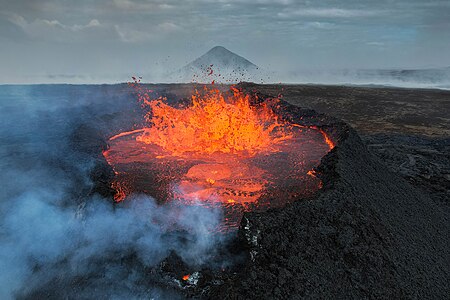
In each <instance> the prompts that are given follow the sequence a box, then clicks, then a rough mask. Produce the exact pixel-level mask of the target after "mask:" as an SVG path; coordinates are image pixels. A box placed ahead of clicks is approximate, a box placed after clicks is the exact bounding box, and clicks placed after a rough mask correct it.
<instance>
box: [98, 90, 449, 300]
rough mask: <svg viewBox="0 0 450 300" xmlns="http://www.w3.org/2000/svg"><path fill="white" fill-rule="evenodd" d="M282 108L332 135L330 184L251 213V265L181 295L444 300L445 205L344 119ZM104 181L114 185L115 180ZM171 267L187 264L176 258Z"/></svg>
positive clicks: (322, 171)
mask: <svg viewBox="0 0 450 300" xmlns="http://www.w3.org/2000/svg"><path fill="white" fill-rule="evenodd" d="M260 99H261V97H260ZM278 109H279V111H278V112H279V113H280V114H282V115H283V117H285V118H286V119H288V120H290V121H292V122H295V123H299V124H303V125H310V126H317V127H319V128H321V129H322V130H324V131H325V132H327V133H328V134H329V135H331V137H332V138H333V139H334V142H335V143H336V147H335V148H334V149H333V150H332V151H331V152H329V153H328V154H327V155H326V156H325V157H324V158H323V159H322V162H321V164H320V165H319V166H318V167H317V174H318V176H320V178H321V179H322V181H323V189H322V190H320V191H319V192H318V193H317V195H316V196H315V197H314V198H312V199H303V200H299V201H297V202H295V203H292V204H290V205H287V206H286V207H284V208H279V209H271V210H269V211H266V212H252V213H246V214H245V215H244V218H243V219H242V222H241V227H240V229H239V232H238V233H237V240H236V241H235V243H236V244H238V245H239V246H238V247H237V248H239V249H243V250H242V251H243V252H244V254H245V255H246V256H247V261H246V262H245V263H244V264H243V265H242V266H239V268H237V269H233V270H232V271H230V272H227V271H225V272H211V271H209V270H201V272H200V273H201V277H202V278H203V279H201V280H199V282H198V283H197V284H196V285H195V287H193V288H189V289H181V288H180V290H179V292H180V293H181V294H184V295H185V296H186V297H194V298H212V299H286V298H290V299H297V298H357V299H360V298H427V299H443V298H446V297H447V295H449V294H450V287H449V285H448V282H450V270H449V269H450V266H449V262H450V251H449V249H448V246H447V243H448V241H449V240H450V235H449V226H448V224H449V218H448V214H447V213H446V211H444V210H443V209H442V207H440V206H439V205H436V204H435V203H434V202H433V201H431V200H430V197H429V196H428V195H427V194H426V193H424V192H423V191H421V190H418V189H416V188H414V187H413V186H412V185H411V184H409V183H408V182H407V181H406V180H404V179H403V178H402V177H400V176H399V175H396V174H394V173H393V172H391V171H390V170H389V169H388V168H387V167H386V166H385V165H383V164H382V163H381V161H380V160H378V159H377V158H376V157H374V156H373V155H372V154H371V153H369V152H368V150H367V148H366V146H365V144H364V143H363V142H362V140H361V139H360V137H359V136H358V135H357V133H356V132H355V131H354V130H353V129H352V128H350V127H349V126H348V125H346V124H345V123H343V122H341V121H339V120H337V119H334V118H331V117H328V116H326V115H321V114H317V113H316V112H314V111H312V110H305V109H301V108H299V107H296V106H292V105H289V104H287V103H286V102H283V101H282V102H281V103H280V106H279V108H278ZM102 169H103V170H105V171H107V170H108V168H107V166H105V165H103V167H101V168H100V170H102ZM100 173H101V172H100ZM96 176H97V175H96ZM96 178H104V179H106V180H105V182H104V183H105V184H106V183H107V182H108V180H107V179H108V178H109V177H108V175H105V176H97V177H96ZM106 186H107V184H106ZM167 264H174V265H182V263H181V262H179V261H177V260H176V259H171V258H168V259H167V261H166V264H165V268H167V266H168V265H167ZM180 269H182V271H184V272H187V271H189V272H192V271H194V270H193V269H192V268H190V269H189V268H188V267H187V266H184V265H183V268H180ZM163 271H164V270H163ZM169 271H170V270H169ZM170 272H173V270H172V271H170ZM179 275H180V274H177V276H179Z"/></svg>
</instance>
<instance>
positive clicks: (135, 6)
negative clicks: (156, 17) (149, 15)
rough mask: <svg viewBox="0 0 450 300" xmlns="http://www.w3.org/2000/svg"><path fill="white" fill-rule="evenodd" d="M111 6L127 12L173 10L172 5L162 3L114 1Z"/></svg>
mask: <svg viewBox="0 0 450 300" xmlns="http://www.w3.org/2000/svg"><path fill="white" fill-rule="evenodd" d="M166 2H167V1H166ZM113 4H114V6H115V7H116V8H118V9H123V10H129V11H142V10H164V9H171V8H174V6H173V5H171V4H168V3H165V2H164V1H161V2H159V1H133V0H114V1H113Z"/></svg>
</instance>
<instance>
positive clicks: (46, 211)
mask: <svg viewBox="0 0 450 300" xmlns="http://www.w3.org/2000/svg"><path fill="white" fill-rule="evenodd" d="M116 95H121V96H116ZM130 102H132V99H130V95H129V93H128V92H126V91H125V88H124V87H120V86H109V87H106V86H103V87H102V86H67V85H65V86H0V120H1V127H0V182H1V186H2V188H1V193H0V245H1V247H0V270H1V272H0V299H10V298H16V297H19V298H27V297H32V296H33V295H38V296H39V295H40V296H42V295H41V294H39V292H40V291H45V292H46V293H47V294H44V295H46V296H49V295H52V296H54V297H56V298H66V297H74V296H76V297H79V298H95V297H97V296H98V297H101V298H124V297H132V298H173V297H177V295H175V294H173V292H169V291H167V290H163V289H162V288H161V287H158V285H152V283H151V282H149V281H150V280H151V276H150V277H149V275H148V269H147V268H150V267H153V266H155V265H157V264H158V263H159V262H161V260H163V259H164V258H165V257H167V256H168V255H169V253H171V252H172V251H174V252H176V254H178V256H179V257H181V258H182V259H183V260H184V261H185V262H186V263H188V264H190V265H204V264H207V263H209V262H210V260H211V259H212V257H213V256H214V254H215V252H216V251H218V247H219V245H221V243H223V242H224V240H223V239H224V237H223V236H221V235H217V234H214V232H213V231H212V229H213V228H216V227H217V225H218V224H219V222H220V220H221V211H219V210H212V209H206V208H202V207H199V206H182V205H170V204H167V205H157V204H156V202H155V200H154V199H152V198H151V197H148V196H145V195H136V196H134V198H133V199H131V200H129V201H125V202H123V203H121V204H119V205H116V206H113V205H112V204H111V199H104V198H102V197H101V196H99V195H95V194H94V195H90V196H88V195H89V191H90V190H91V188H92V186H93V182H91V180H90V173H91V171H92V168H93V167H94V166H95V163H96V158H95V156H93V155H92V154H87V153H84V152H79V151H76V150H75V149H77V147H76V146H77V145H73V132H74V130H75V129H76V128H77V127H79V126H81V125H84V124H89V126H91V127H92V128H95V129H98V130H100V131H101V130H105V128H107V124H108V122H106V121H105V120H110V119H111V118H112V116H116V115H117V114H120V112H123V111H127V110H131V109H132V106H130V104H129V103H130ZM111 122H112V121H111ZM115 126H120V125H117V124H116V125H115ZM179 229H182V230H179ZM127 260H132V262H131V263H129V262H128V263H127V262H124V261H127ZM36 293H37V294H36Z"/></svg>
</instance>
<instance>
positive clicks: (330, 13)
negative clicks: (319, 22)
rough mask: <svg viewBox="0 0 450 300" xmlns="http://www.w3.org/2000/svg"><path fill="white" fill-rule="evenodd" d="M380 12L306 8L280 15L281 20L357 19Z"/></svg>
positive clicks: (284, 12)
mask: <svg viewBox="0 0 450 300" xmlns="http://www.w3.org/2000/svg"><path fill="white" fill-rule="evenodd" d="M379 14H380V12H378V11H369V10H361V9H342V8H305V9H296V10H291V9H286V10H284V11H283V12H280V13H278V16H279V17H281V18H292V17H318V18H357V17H369V16H375V15H379Z"/></svg>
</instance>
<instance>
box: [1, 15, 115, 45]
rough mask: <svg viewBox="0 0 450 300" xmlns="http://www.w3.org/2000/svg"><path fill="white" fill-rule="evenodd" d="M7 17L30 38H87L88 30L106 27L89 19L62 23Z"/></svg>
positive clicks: (68, 39) (67, 39)
mask: <svg viewBox="0 0 450 300" xmlns="http://www.w3.org/2000/svg"><path fill="white" fill-rule="evenodd" d="M7 19H8V20H9V21H10V22H11V23H12V24H14V25H16V26H18V27H19V28H20V29H22V31H23V32H24V33H25V34H26V35H28V36H29V37H30V38H35V39H43V40H57V41H74V40H80V39H84V38H87V37H88V35H89V32H90V31H91V32H92V31H95V30H99V31H102V30H103V31H105V29H107V28H106V27H105V26H103V25H102V24H101V23H100V21H99V20H97V19H91V20H90V21H89V22H88V23H87V24H73V25H67V24H63V23H62V22H60V21H59V20H47V19H35V20H34V21H32V22H28V21H27V20H26V19H25V18H24V17H22V16H21V15H18V14H9V15H8V16H7Z"/></svg>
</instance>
